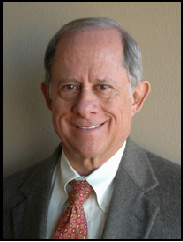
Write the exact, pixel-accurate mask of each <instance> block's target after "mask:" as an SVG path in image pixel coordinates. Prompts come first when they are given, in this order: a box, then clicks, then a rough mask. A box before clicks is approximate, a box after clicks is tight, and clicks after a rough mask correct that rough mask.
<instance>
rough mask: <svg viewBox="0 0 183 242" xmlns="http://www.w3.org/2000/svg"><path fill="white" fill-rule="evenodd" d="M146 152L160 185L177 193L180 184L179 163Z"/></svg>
mask: <svg viewBox="0 0 183 242" xmlns="http://www.w3.org/2000/svg"><path fill="white" fill-rule="evenodd" d="M146 154H147V157H148V159H149V162H150V164H151V166H152V168H153V171H154V174H155V176H156V177H157V179H158V181H159V183H160V185H161V186H162V187H163V188H164V189H166V190H167V191H171V192H173V194H174V193H176V194H177V192H178V191H180V186H181V165H180V164H178V163H174V162H172V161H169V160H167V159H165V158H163V157H161V156H158V155H155V154H153V153H151V152H149V151H147V152H146Z"/></svg>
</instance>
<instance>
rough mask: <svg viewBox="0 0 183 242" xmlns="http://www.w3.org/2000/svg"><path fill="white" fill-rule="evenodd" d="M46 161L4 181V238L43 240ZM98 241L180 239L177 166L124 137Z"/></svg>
mask: <svg viewBox="0 0 183 242" xmlns="http://www.w3.org/2000/svg"><path fill="white" fill-rule="evenodd" d="M60 155H61V145H60V146H59V147H58V148H57V149H56V150H55V152H54V154H53V155H52V156H50V157H49V158H48V159H46V160H44V161H42V162H40V163H39V164H36V165H34V166H33V167H31V168H28V169H26V170H24V171H20V172H18V173H17V174H15V175H12V176H11V177H9V178H5V181H4V239H24V240H26V239H45V238H46V224H47V221H46V217H47V208H48V204H49V200H50V196H51V192H52V187H51V183H52V176H53V172H54V169H55V165H56V163H57V162H58V160H59V157H60ZM102 239H180V166H179V165H177V164H174V163H171V162H169V161H167V160H165V159H163V158H161V157H158V156H155V155H153V154H152V153H150V152H148V151H146V150H144V149H142V148H140V147H138V146H137V145H136V144H135V143H134V142H133V141H131V140H130V139H129V138H128V140H127V144H126V148H125V151H124V155H123V159H122V161H121V163H120V166H119V169H118V171H117V175H116V186H115V188H114V192H113V196H112V200H111V203H110V206H109V210H108V217H107V220H106V223H105V226H104V230H103V234H102Z"/></svg>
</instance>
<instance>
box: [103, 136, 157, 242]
mask: <svg viewBox="0 0 183 242" xmlns="http://www.w3.org/2000/svg"><path fill="white" fill-rule="evenodd" d="M158 184H159V183H158V181H157V179H156V177H155V176H154V173H153V170H152V168H151V165H150V163H149V160H148V157H147V155H146V151H145V150H144V149H141V148H140V147H138V146H137V145H136V144H135V143H134V142H133V141H131V139H130V138H128V139H127V144H126V148H125V151H124V155H123V158H122V161H121V164H120V166H119V169H118V172H117V175H116V185H115V188H114V192H113V195H112V200H111V203H110V207H109V210H108V218H107V220H106V224H105V226H104V231H103V234H102V239H145V238H147V237H148V234H149V232H150V230H151V227H152V225H153V222H154V219H155V217H156V215H157V213H158V211H159V208H158V207H157V206H156V204H153V203H152V202H151V201H149V200H148V198H147V197H146V195H145V193H146V192H147V191H150V190H152V189H154V188H155V187H156V186H158Z"/></svg>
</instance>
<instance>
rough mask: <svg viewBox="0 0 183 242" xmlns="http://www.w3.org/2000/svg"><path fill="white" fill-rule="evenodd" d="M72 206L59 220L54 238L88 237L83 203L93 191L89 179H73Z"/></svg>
mask: <svg viewBox="0 0 183 242" xmlns="http://www.w3.org/2000/svg"><path fill="white" fill-rule="evenodd" d="M69 184H71V186H72V187H71V193H70V206H69V207H68V208H67V209H66V210H65V212H64V213H63V215H62V218H61V220H60V221H59V222H58V224H57V227H56V230H55V235H54V239H87V235H88V233H87V224H86V218H85V212H84V207H83V203H84V201H85V200H86V199H87V198H88V197H89V195H90V194H91V193H92V192H93V188H92V186H90V185H89V184H88V182H87V181H75V180H73V181H71V182H70V183H69Z"/></svg>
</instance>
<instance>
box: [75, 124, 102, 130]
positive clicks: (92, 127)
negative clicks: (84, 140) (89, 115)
mask: <svg viewBox="0 0 183 242" xmlns="http://www.w3.org/2000/svg"><path fill="white" fill-rule="evenodd" d="M100 125H101V124H99V125H96V126H90V127H79V128H80V129H94V128H97V127H99V126H100Z"/></svg>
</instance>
